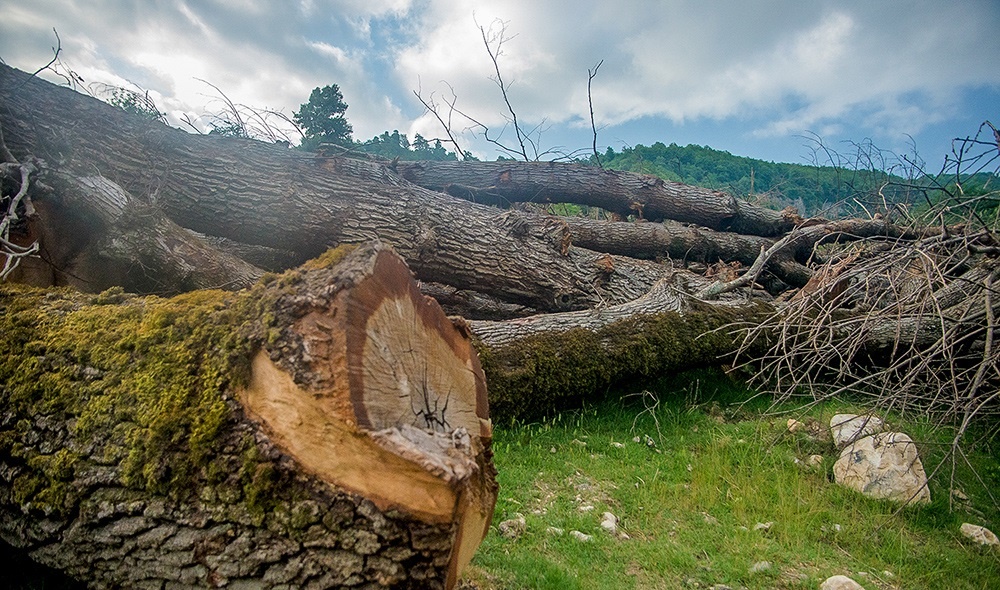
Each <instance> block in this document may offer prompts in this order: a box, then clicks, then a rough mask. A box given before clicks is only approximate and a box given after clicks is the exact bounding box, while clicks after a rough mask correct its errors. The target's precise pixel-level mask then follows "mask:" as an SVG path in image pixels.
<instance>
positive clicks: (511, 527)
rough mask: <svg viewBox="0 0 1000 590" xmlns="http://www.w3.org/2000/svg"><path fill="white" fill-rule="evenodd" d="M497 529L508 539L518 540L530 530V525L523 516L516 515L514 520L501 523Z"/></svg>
mask: <svg viewBox="0 0 1000 590" xmlns="http://www.w3.org/2000/svg"><path fill="white" fill-rule="evenodd" d="M497 528H498V529H500V535H502V536H504V537H507V538H508V539H516V538H518V537H520V536H521V535H523V534H524V531H526V530H527V529H528V523H527V521H525V520H524V515H523V514H515V515H514V518H511V519H510V520H505V521H503V522H501V523H500V524H499V525H498V526H497Z"/></svg>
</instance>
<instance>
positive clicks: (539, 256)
mask: <svg viewBox="0 0 1000 590" xmlns="http://www.w3.org/2000/svg"><path fill="white" fill-rule="evenodd" d="M0 101H2V104H3V106H4V110H3V113H2V117H0V123H2V125H3V136H4V138H5V140H6V142H7V146H8V147H9V148H10V151H11V152H12V153H13V154H14V155H15V156H16V157H17V158H19V159H25V158H27V157H28V156H31V155H33V156H35V157H37V158H40V159H41V160H43V161H44V162H46V163H47V164H48V166H49V167H50V168H56V169H57V171H58V172H59V173H60V174H65V175H68V176H73V177H77V178H81V179H82V178H90V177H93V176H94V175H95V170H97V171H99V172H100V178H101V181H100V182H101V183H102V185H104V186H108V187H114V190H115V191H116V192H121V193H123V194H127V195H128V196H129V198H130V199H131V201H132V202H135V203H140V204H146V205H149V206H150V207H152V208H153V209H155V210H158V211H161V212H162V213H163V214H165V215H166V216H167V217H168V218H169V219H170V220H171V221H173V222H175V223H176V224H178V225H180V226H181V227H184V228H187V229H189V230H194V231H196V232H199V233H201V234H205V235H211V236H220V237H224V238H229V239H232V240H235V241H237V242H241V243H246V244H257V245H262V246H267V247H270V248H273V249H279V250H291V251H293V252H296V253H298V254H299V255H302V256H306V257H309V256H315V255H317V254H319V253H320V252H322V251H324V250H325V249H326V248H327V247H329V246H331V245H335V244H338V243H359V242H363V241H365V240H369V239H373V238H376V237H377V238H379V239H381V240H383V241H385V242H387V243H390V244H391V245H392V246H393V247H394V248H395V249H396V250H397V252H399V253H400V255H402V256H403V257H404V258H405V259H406V260H407V263H408V264H409V265H410V267H411V268H413V269H414V271H415V272H416V274H417V276H418V277H419V278H420V279H421V280H424V281H430V282H440V283H447V284H449V285H452V286H454V287H457V288H461V289H470V290H477V291H483V292H488V293H491V294H493V295H494V296H496V297H499V298H502V299H504V300H505V301H507V302H508V303H515V304H519V305H526V306H529V307H533V308H535V309H539V310H542V311H560V310H571V309H582V308H586V307H590V306H593V305H595V304H597V303H599V302H600V301H601V300H602V298H603V296H602V295H601V294H600V293H599V292H598V288H597V287H596V286H595V285H597V286H599V285H601V284H603V283H605V282H607V280H606V279H607V277H605V276H604V272H603V270H602V269H601V268H600V267H599V266H598V265H597V261H598V259H599V258H600V255H599V254H598V253H594V252H588V251H585V250H583V249H579V248H577V249H574V253H573V256H572V257H571V256H569V251H570V246H571V243H570V238H569V232H568V230H567V228H566V226H565V224H561V223H558V222H552V221H551V220H549V219H548V218H545V217H540V216H526V215H523V214H518V215H514V214H513V213H512V212H503V211H498V210H497V209H495V208H492V207H486V206H482V205H476V204H474V203H469V202H465V201H461V200H456V199H453V198H451V197H449V196H447V195H445V194H442V193H437V192H433V191H429V190H427V189H424V188H421V187H419V186H416V185H413V184H411V183H409V182H407V181H405V180H403V179H401V178H400V177H399V176H398V175H396V174H395V173H394V172H393V171H391V170H390V169H388V168H386V167H385V166H384V165H381V164H378V163H375V162H369V161H361V160H351V159H347V158H334V157H327V156H323V155H319V154H304V153H302V152H298V151H294V150H289V149H286V148H283V147H279V146H275V145H268V144H264V143H261V142H258V141H252V140H243V139H237V138H220V137H211V136H192V135H189V134H186V133H183V132H181V131H179V130H176V129H170V128H167V127H165V126H163V125H162V124H159V123H153V122H149V121H143V120H140V119H137V118H135V117H132V116H130V115H128V114H127V113H125V112H123V111H121V110H120V109H116V108H114V107H111V106H109V105H107V104H104V103H101V102H100V101H97V100H95V99H92V98H90V97H86V96H83V95H80V94H78V93H76V92H73V91H71V90H69V89H66V88H59V87H56V86H53V85H52V84H49V83H47V82H44V81H42V80H38V79H34V78H30V77H29V76H28V75H27V74H25V73H23V72H18V71H16V70H13V69H11V68H8V67H6V66H0ZM45 198H46V197H45V196H44V195H39V196H38V197H36V200H37V201H39V202H40V201H42V200H44V199H45ZM53 202H54V206H53V207H50V208H49V210H48V214H49V215H61V214H67V215H68V214H70V213H72V214H74V215H85V214H86V212H80V211H73V212H69V211H65V210H64V209H61V208H60V207H58V206H55V205H58V202H57V201H53ZM81 206H83V205H81ZM38 222H39V223H49V220H48V219H39V221H38ZM53 224H54V225H59V224H58V222H55V221H53ZM192 239H195V238H192ZM206 246H208V245H207V244H206ZM49 247H50V248H51V247H54V246H53V245H49ZM629 264H630V263H629V262H628V261H625V260H622V261H620V263H619V264H618V269H619V272H618V274H617V276H615V277H611V278H613V279H614V280H615V281H616V284H628V283H629V282H630V281H631V279H630V277H631V276H632V275H633V274H635V273H630V272H629ZM643 266H644V267H645V266H647V265H643ZM62 270H63V271H64V274H75V275H78V274H79V273H76V272H74V270H75V269H72V268H70V269H62ZM233 274H239V273H233ZM654 281H655V279H654V280H653V281H644V282H641V283H640V284H637V285H634V286H632V287H631V289H630V290H631V292H634V293H642V292H645V291H646V290H648V288H649V286H650V285H651V284H652V282H654ZM122 282H126V281H122Z"/></svg>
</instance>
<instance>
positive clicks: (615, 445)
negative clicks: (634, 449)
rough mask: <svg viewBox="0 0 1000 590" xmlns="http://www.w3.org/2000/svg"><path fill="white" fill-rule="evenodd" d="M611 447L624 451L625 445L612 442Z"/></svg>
mask: <svg viewBox="0 0 1000 590" xmlns="http://www.w3.org/2000/svg"><path fill="white" fill-rule="evenodd" d="M611 446H613V447H614V448H616V449H624V448H625V445H623V444H622V443H620V442H612V443H611Z"/></svg>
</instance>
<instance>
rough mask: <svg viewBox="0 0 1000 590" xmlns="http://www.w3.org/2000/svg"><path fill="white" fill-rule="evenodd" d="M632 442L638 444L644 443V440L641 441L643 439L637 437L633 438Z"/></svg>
mask: <svg viewBox="0 0 1000 590" xmlns="http://www.w3.org/2000/svg"><path fill="white" fill-rule="evenodd" d="M632 442H634V443H637V442H642V439H641V438H639V437H638V436H636V437H633V438H632Z"/></svg>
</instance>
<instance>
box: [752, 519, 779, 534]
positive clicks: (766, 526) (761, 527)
mask: <svg viewBox="0 0 1000 590" xmlns="http://www.w3.org/2000/svg"><path fill="white" fill-rule="evenodd" d="M772 526H774V522H773V521H770V520H769V521H767V522H758V523H757V524H755V525H753V530H755V531H765V532H767V531H769V530H771V527H772Z"/></svg>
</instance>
